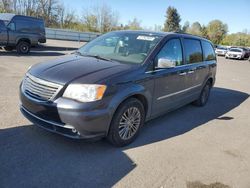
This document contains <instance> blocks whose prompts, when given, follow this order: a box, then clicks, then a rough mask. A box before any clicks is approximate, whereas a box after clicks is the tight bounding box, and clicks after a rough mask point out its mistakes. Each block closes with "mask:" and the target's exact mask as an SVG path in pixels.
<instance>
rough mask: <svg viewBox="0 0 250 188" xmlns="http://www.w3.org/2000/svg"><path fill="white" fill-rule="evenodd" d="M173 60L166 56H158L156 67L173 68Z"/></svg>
mask: <svg viewBox="0 0 250 188" xmlns="http://www.w3.org/2000/svg"><path fill="white" fill-rule="evenodd" d="M175 66H176V65H175V62H174V61H171V60H169V59H166V58H160V59H158V62H157V68H173V67H175Z"/></svg>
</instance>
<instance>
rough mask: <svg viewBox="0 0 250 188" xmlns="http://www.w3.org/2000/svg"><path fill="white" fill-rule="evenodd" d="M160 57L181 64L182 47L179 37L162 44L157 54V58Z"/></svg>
mask: <svg viewBox="0 0 250 188" xmlns="http://www.w3.org/2000/svg"><path fill="white" fill-rule="evenodd" d="M160 58H165V59H168V60H171V61H174V62H175V64H176V66H178V65H182V64H183V60H182V48H181V42H180V40H179V39H171V40H169V41H167V43H166V44H165V45H164V46H163V48H162V49H161V51H160V52H159V54H158V55H157V60H158V59H160Z"/></svg>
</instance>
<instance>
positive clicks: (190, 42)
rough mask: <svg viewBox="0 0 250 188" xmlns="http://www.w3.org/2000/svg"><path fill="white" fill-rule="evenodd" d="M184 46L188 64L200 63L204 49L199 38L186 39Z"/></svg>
mask: <svg viewBox="0 0 250 188" xmlns="http://www.w3.org/2000/svg"><path fill="white" fill-rule="evenodd" d="M184 48H185V51H186V55H185V60H186V63H187V64H191V63H198V62H201V61H202V49H201V43H200V41H199V40H196V39H184Z"/></svg>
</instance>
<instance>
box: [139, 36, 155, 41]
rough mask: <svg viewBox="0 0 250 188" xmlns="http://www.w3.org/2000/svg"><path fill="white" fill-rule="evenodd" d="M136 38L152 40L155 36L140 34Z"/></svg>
mask: <svg viewBox="0 0 250 188" xmlns="http://www.w3.org/2000/svg"><path fill="white" fill-rule="evenodd" d="M137 40H148V41H154V40H155V37H150V36H142V35H139V36H138V37H137Z"/></svg>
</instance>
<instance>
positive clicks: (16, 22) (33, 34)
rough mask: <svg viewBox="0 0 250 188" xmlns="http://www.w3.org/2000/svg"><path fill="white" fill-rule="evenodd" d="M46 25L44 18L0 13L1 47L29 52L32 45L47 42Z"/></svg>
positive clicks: (7, 49) (19, 51)
mask: <svg viewBox="0 0 250 188" xmlns="http://www.w3.org/2000/svg"><path fill="white" fill-rule="evenodd" d="M45 42H46V37H45V27H44V21H43V20H42V19H38V18H34V17H28V16H20V15H15V14H7V13H3V14H0V47H4V49H5V50H6V51H12V50H13V49H15V48H16V50H17V52H18V53H21V54H27V53H28V52H29V51H30V47H31V46H34V45H37V44H38V43H45Z"/></svg>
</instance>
